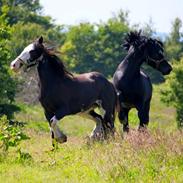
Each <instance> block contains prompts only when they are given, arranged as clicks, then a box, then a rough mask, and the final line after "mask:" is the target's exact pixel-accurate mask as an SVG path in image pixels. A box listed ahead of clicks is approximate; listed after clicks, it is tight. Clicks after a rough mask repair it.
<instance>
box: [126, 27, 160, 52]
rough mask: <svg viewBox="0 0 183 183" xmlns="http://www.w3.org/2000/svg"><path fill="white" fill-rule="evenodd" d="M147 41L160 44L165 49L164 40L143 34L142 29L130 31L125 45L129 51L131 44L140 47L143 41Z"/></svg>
mask: <svg viewBox="0 0 183 183" xmlns="http://www.w3.org/2000/svg"><path fill="white" fill-rule="evenodd" d="M147 41H151V42H153V43H156V44H158V45H159V46H160V47H161V48H162V50H163V42H162V41H160V40H157V39H152V38H149V37H147V36H144V35H142V34H141V30H140V31H131V32H130V33H128V34H127V36H126V38H125V40H124V44H123V47H124V49H125V50H126V51H128V50H129V48H130V47H131V46H133V47H138V46H140V45H141V44H142V43H146V42H147Z"/></svg>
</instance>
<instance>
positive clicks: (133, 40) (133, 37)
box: [123, 31, 144, 51]
mask: <svg viewBox="0 0 183 183" xmlns="http://www.w3.org/2000/svg"><path fill="white" fill-rule="evenodd" d="M143 38H144V36H143ZM141 42H142V36H141V31H139V32H138V31H131V32H130V33H128V34H127V36H126V38H125V40H124V44H123V47H124V49H125V50H127V51H128V50H129V48H130V46H134V47H137V46H139V45H140V43H141Z"/></svg>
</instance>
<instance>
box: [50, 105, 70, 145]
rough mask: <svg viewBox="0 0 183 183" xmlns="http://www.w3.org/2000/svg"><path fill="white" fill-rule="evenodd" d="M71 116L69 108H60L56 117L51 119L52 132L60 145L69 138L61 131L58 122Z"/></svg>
mask: <svg viewBox="0 0 183 183" xmlns="http://www.w3.org/2000/svg"><path fill="white" fill-rule="evenodd" d="M67 114H69V112H68V110H67V108H63V107H62V108H60V109H58V110H57V111H56V113H55V115H54V116H53V117H52V118H51V119H50V126H51V131H52V132H53V136H54V139H55V140H56V141H57V142H59V143H64V142H66V141H67V136H66V135H65V134H64V133H63V132H62V131H61V130H60V129H59V127H58V122H59V120H61V119H62V118H63V117H64V116H66V115H67Z"/></svg>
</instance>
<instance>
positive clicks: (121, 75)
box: [113, 32, 172, 132]
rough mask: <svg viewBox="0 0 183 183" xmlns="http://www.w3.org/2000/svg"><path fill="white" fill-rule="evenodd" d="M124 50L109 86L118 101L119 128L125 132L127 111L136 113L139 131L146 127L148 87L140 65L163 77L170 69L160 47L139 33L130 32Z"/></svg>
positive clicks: (149, 93)
mask: <svg viewBox="0 0 183 183" xmlns="http://www.w3.org/2000/svg"><path fill="white" fill-rule="evenodd" d="M124 47H125V49H126V50H127V51H128V54H127V56H126V57H125V58H124V60H123V61H122V62H121V63H120V64H119V66H118V68H117V70H116V71H115V73H114V76H113V84H114V86H115V88H116V91H117V93H118V97H119V103H120V112H119V119H120V122H121V123H122V124H123V130H124V131H126V132H128V131H129V124H128V113H129V111H130V109H131V108H136V109H137V111H138V117H139V120H140V125H139V129H143V128H144V127H146V126H147V125H148V122H149V109H150V101H151V96H152V84H151V81H150V79H149V77H148V76H147V75H146V74H145V73H144V72H143V71H142V70H141V65H142V64H143V63H144V62H145V63H147V64H148V65H150V66H152V67H153V68H155V69H157V70H159V71H160V72H161V73H162V74H163V75H166V74H169V73H170V72H171V70H172V67H171V65H170V64H169V63H168V62H167V60H166V59H165V57H164V49H163V43H162V42H161V41H159V40H156V39H152V38H148V37H145V36H141V35H140V32H130V33H129V34H128V35H127V37H126V40H125V44H124Z"/></svg>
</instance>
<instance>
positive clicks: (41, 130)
mask: <svg viewBox="0 0 183 183" xmlns="http://www.w3.org/2000/svg"><path fill="white" fill-rule="evenodd" d="M160 87H161V86H156V87H155V88H154V94H153V100H152V107H151V115H150V119H151V120H150V124H149V130H148V132H146V133H139V132H138V131H137V130H136V128H137V126H138V119H137V117H136V111H135V110H133V111H132V112H131V113H130V126H131V132H130V134H128V135H122V136H121V134H120V131H121V127H120V124H119V122H118V120H117V119H116V128H117V133H116V136H115V139H111V140H110V141H105V142H100V143H99V142H98V143H91V142H89V141H88V138H87V136H88V135H89V134H90V133H91V131H92V128H93V127H94V123H93V122H92V121H90V120H87V119H83V118H81V117H78V116H69V117H66V118H64V120H62V121H61V122H60V124H59V125H60V128H61V129H62V130H63V131H64V132H66V133H67V135H68V142H67V143H65V144H62V145H59V149H57V150H55V151H51V148H52V147H51V140H50V134H49V128H48V123H47V122H46V121H45V118H44V115H43V111H42V109H41V107H40V106H26V105H22V104H21V108H22V110H21V112H20V113H17V114H16V119H17V120H19V121H25V122H27V125H26V127H25V132H26V134H27V135H28V136H29V137H31V138H30V140H27V141H24V142H22V143H21V144H20V147H21V150H22V152H25V153H29V154H30V155H31V157H32V158H31V159H26V158H25V159H24V160H22V161H20V160H19V159H18V153H17V152H16V149H13V148H11V149H10V152H9V154H8V155H7V156H6V158H0V180H3V182H5V183H6V182H12V183H16V182H17V183H19V182H23V183H24V182H31V183H35V182H36V183H37V182H40V183H41V182H74V183H75V182H87V183H88V182H101V183H102V182H125V183H126V182H135V183H136V182H162V183H164V182H180V183H182V182H183V146H182V144H183V138H182V137H183V133H182V132H180V131H178V130H177V129H176V122H175V110H174V109H173V108H171V107H166V106H165V105H164V104H163V103H161V102H160V96H159V88H160Z"/></svg>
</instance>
